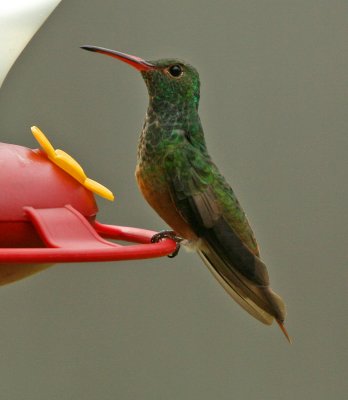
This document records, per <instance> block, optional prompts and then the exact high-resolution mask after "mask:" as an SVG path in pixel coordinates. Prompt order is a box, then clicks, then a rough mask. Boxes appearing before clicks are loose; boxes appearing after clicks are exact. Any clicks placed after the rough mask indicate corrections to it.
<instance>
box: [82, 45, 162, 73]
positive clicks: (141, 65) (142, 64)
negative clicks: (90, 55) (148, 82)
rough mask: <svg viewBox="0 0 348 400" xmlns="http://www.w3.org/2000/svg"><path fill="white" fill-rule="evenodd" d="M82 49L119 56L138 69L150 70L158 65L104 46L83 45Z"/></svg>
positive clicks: (114, 56)
mask: <svg viewBox="0 0 348 400" xmlns="http://www.w3.org/2000/svg"><path fill="white" fill-rule="evenodd" d="M81 49H84V50H88V51H94V52H96V53H101V54H106V55H107V56H110V57H113V58H117V59H118V60H121V61H123V62H125V63H127V64H129V65H131V66H132V67H134V68H135V69H137V70H138V71H148V70H150V69H156V66H155V65H153V64H151V63H149V62H148V61H145V60H143V59H142V58H139V57H136V56H131V55H129V54H125V53H121V52H120V51H116V50H109V49H105V48H104V47H96V46H81Z"/></svg>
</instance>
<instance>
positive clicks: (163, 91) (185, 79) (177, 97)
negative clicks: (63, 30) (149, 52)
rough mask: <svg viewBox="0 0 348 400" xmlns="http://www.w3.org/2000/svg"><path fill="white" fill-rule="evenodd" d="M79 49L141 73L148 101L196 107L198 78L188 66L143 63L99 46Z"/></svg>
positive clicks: (164, 61)
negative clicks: (108, 58)
mask: <svg viewBox="0 0 348 400" xmlns="http://www.w3.org/2000/svg"><path fill="white" fill-rule="evenodd" d="M81 48H82V49H85V50H89V51H94V52H97V53H101V54H105V55H108V56H110V57H113V58H117V59H118V60H121V61H123V62H125V63H127V64H129V65H131V66H132V67H134V68H135V69H137V70H138V71H140V72H141V74H142V76H143V78H144V81H145V83H146V86H147V88H148V92H149V96H150V101H151V102H153V103H162V104H168V103H169V104H171V105H191V104H192V105H194V106H195V107H196V108H198V104H199V89H200V82H199V75H198V72H197V70H196V69H195V68H194V67H192V66H191V65H190V64H188V63H186V62H184V61H181V60H177V59H162V60H157V61H145V60H143V59H141V58H139V57H136V56H131V55H129V54H125V53H121V52H119V51H115V50H109V49H105V48H103V47H95V46H82V47H81Z"/></svg>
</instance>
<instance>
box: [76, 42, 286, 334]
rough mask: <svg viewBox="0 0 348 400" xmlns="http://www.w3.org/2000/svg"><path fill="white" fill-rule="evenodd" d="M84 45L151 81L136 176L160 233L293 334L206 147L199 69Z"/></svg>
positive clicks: (259, 314)
mask: <svg viewBox="0 0 348 400" xmlns="http://www.w3.org/2000/svg"><path fill="white" fill-rule="evenodd" d="M82 48H83V49H85V50H89V51H93V52H97V53H101V54H105V55H108V56H111V57H114V58H116V59H119V60H121V61H123V62H125V63H127V64H130V65H131V66H133V67H134V68H136V69H137V70H138V71H140V72H141V75H142V77H143V79H144V81H145V83H146V86H147V89H148V93H149V105H148V109H147V113H146V117H145V123H144V126H143V129H142V131H141V135H140V139H139V144H138V152H137V166H136V179H137V182H138V186H139V188H140V191H141V192H142V194H143V196H144V197H145V199H146V200H147V202H148V203H149V204H150V206H151V207H152V208H153V209H154V210H155V211H156V212H157V213H158V214H159V216H160V217H161V218H162V219H163V220H164V221H165V222H166V223H167V224H168V225H169V226H170V227H171V228H172V229H173V231H165V232H164V233H160V234H159V235H157V236H156V237H155V240H159V239H160V238H162V237H164V236H170V237H172V238H173V239H175V240H176V241H177V242H178V243H179V242H182V243H183V244H185V245H187V246H190V247H191V248H194V249H195V250H196V251H197V252H198V254H199V256H200V257H201V258H202V260H203V261H204V263H205V264H206V265H207V267H208V268H209V270H210V271H211V272H212V274H213V275H214V276H215V278H216V279H217V280H218V281H219V283H220V284H221V285H222V286H223V288H224V289H225V290H226V291H227V292H228V293H229V294H230V295H231V297H232V298H233V299H234V300H235V301H236V302H237V303H238V304H239V305H240V306H242V307H243V308H244V309H245V310H246V311H247V312H248V313H249V314H251V315H252V316H253V317H255V318H256V319H258V320H259V321H261V322H263V323H264V324H267V325H270V324H272V322H273V320H274V319H275V320H276V321H277V323H278V324H279V326H280V328H281V330H282V331H283V333H284V334H285V336H286V338H287V339H288V340H289V341H290V338H289V335H288V333H287V331H286V329H285V327H284V319H285V305H284V302H283V300H282V299H281V297H280V296H278V295H277V294H276V293H275V292H273V291H272V289H271V288H270V284H269V277H268V272H267V268H266V266H265V264H264V263H263V262H262V261H261V259H260V253H259V248H258V245H257V242H256V239H255V236H254V234H253V231H252V229H251V227H250V225H249V222H248V220H247V218H246V215H245V213H244V211H243V209H242V207H241V205H240V204H239V202H238V200H237V198H236V196H235V194H234V192H233V190H232V188H231V187H230V186H229V184H228V183H227V182H226V180H225V178H224V177H223V176H222V175H221V173H220V172H219V170H218V168H217V166H216V165H215V163H214V162H213V161H212V159H211V157H210V155H209V153H208V150H207V146H206V142H205V139H204V133H203V128H202V125H201V121H200V118H199V114H198V105H199V99H200V80H199V75H198V72H197V70H196V69H195V68H194V67H193V66H191V65H190V64H188V63H186V62H184V61H181V60H177V59H161V60H157V61H145V60H143V59H141V58H139V57H135V56H131V55H129V54H125V53H121V52H119V51H114V50H109V49H105V48H103V47H95V46H82ZM178 248H179V247H178ZM178 248H177V249H178Z"/></svg>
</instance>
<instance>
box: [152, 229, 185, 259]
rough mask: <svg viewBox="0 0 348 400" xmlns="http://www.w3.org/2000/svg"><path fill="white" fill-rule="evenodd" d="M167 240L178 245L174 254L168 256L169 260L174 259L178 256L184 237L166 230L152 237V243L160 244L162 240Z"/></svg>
mask: <svg viewBox="0 0 348 400" xmlns="http://www.w3.org/2000/svg"><path fill="white" fill-rule="evenodd" d="M167 238H168V239H172V240H174V242H175V243H176V249H175V250H174V252H173V253H172V254H169V255H168V257H169V258H174V257H175V256H177V255H178V253H179V250H180V244H181V242H182V241H183V240H184V239H183V238H182V237H180V236H178V235H177V234H176V233H175V232H174V231H170V230H164V231H161V232H158V233H156V234H155V235H153V236H152V238H151V243H158V242H159V241H160V240H162V239H167Z"/></svg>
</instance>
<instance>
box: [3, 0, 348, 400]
mask: <svg viewBox="0 0 348 400" xmlns="http://www.w3.org/2000/svg"><path fill="white" fill-rule="evenodd" d="M347 34H348V3H347V2H344V1H316V0H307V1H305V2H304V1H297V0H294V1H285V0H284V1H276V0H263V1H257V0H253V1H252V0H250V1H237V0H233V1H219V0H218V1H215V2H212V1H208V0H201V1H198V0H185V1H182V0H178V1H175V2H163V1H159V0H144V1H131V0H130V1H127V2H124V1H118V0H104V1H103V2H97V1H95V0H93V1H92V0H70V1H64V0H63V1H62V2H61V3H60V4H59V6H58V7H57V8H56V9H55V11H54V12H53V14H51V16H50V17H49V19H48V20H47V22H46V23H45V24H44V26H43V27H42V28H41V29H40V30H39V32H38V33H37V34H36V35H35V36H34V38H33V40H32V41H31V42H30V44H29V46H28V47H26V49H25V50H24V52H23V53H22V54H21V56H20V58H19V59H18V61H17V63H16V64H15V66H14V67H13V68H12V70H11V71H10V73H9V75H8V77H7V79H6V80H5V82H4V84H3V86H2V87H1V90H0V135H1V141H2V142H8V143H15V144H20V145H23V146H28V147H34V148H35V147H37V144H36V143H35V141H34V139H33V137H32V136H31V133H30V126H32V125H34V124H35V125H37V126H39V127H40V128H41V129H42V130H43V131H44V132H45V133H46V134H47V135H48V137H49V138H50V140H51V141H52V143H53V144H54V146H56V147H57V148H61V149H64V150H66V151H67V152H69V153H70V154H71V155H73V156H74V157H75V158H76V159H77V160H78V161H79V162H80V163H81V165H82V166H83V167H84V168H85V170H86V172H87V174H88V175H89V176H91V177H92V178H93V179H96V180H98V181H100V182H101V183H103V184H105V185H106V186H108V187H109V188H110V189H111V190H113V191H114V193H115V194H116V201H115V202H114V203H109V202H107V201H106V200H103V199H99V200H98V204H99V209H100V212H99V220H100V221H101V222H104V223H110V224H111V223H112V224H118V225H128V226H137V227H143V228H148V229H153V230H161V229H163V228H165V227H166V226H165V224H164V223H163V222H162V221H161V220H160V219H159V217H157V216H156V215H155V213H154V212H153V211H152V210H151V209H150V207H149V206H148V205H147V204H146V203H145V201H144V200H143V198H142V197H141V195H140V193H139V192H138V189H137V187H136V183H135V179H134V168H135V163H136V146H137V140H138V135H139V133H140V130H141V127H142V124H143V119H144V115H145V112H146V107H147V91H146V87H145V84H144V83H143V82H142V79H141V77H140V75H139V74H138V73H137V72H136V71H135V70H134V69H132V68H130V67H129V66H127V65H125V64H123V63H121V62H119V61H117V60H113V59H111V58H107V57H103V56H101V55H97V54H92V53H88V52H86V51H82V50H80V49H79V47H80V46H81V45H85V44H90V45H99V46H103V47H109V48H113V49H116V50H120V51H123V52H127V53H130V54H134V55H137V56H140V57H143V58H145V59H149V60H151V59H156V58H163V57H177V58H182V59H184V60H187V61H189V62H190V63H192V64H193V65H194V66H196V67H197V69H198V70H199V72H200V76H201V81H202V85H201V105H200V115H201V119H202V122H203V125H204V129H205V133H206V140H207V143H208V147H209V149H210V152H211V154H212V156H213V158H214V159H215V161H216V163H217V164H218V166H219V167H220V169H221V171H223V173H224V174H225V176H226V177H227V179H228V181H229V182H230V183H231V184H232V186H233V188H234V190H235V192H236V194H237V195H238V197H239V199H240V202H241V203H242V205H243V206H244V208H245V210H246V212H247V214H248V217H249V219H250V222H251V225H252V226H253V228H254V231H255V234H256V237H257V239H258V242H259V245H260V248H261V254H262V258H263V260H264V261H265V262H266V264H267V265H268V268H269V272H270V276H271V282H272V287H273V288H274V290H275V291H277V292H279V293H280V294H281V295H282V296H283V298H284V299H285V301H286V303H287V307H288V317H287V324H286V325H287V328H288V330H289V333H290V335H291V336H292V337H293V344H292V345H289V344H288V343H287V342H286V340H285V339H284V337H283V336H282V334H281V332H280V331H279V329H278V327H277V326H275V325H274V326H272V327H266V326H263V325H262V324H260V323H259V322H258V321H256V320H254V319H252V318H251V317H250V316H249V315H247V314H246V313H245V312H244V311H243V310H242V309H240V308H239V307H238V306H237V305H236V304H235V303H234V302H233V300H231V299H230V298H229V296H228V295H227V294H226V293H225V291H224V290H223V289H222V288H221V287H220V286H219V284H218V283H217V282H216V281H215V280H214V278H213V277H212V276H211V274H210V273H209V271H208V270H207V269H206V268H205V267H204V266H203V264H202V263H201V262H200V260H199V259H198V257H197V256H196V255H195V254H192V253H187V252H185V251H181V252H180V254H179V256H178V257H176V258H175V259H168V258H162V259H156V260H148V261H136V262H118V263H100V264H97V263H91V264H65V265H59V266H56V267H54V268H51V269H49V270H47V271H45V272H43V273H41V274H38V275H35V276H33V277H32V278H29V279H26V280H23V281H21V282H18V283H15V284H12V285H9V286H4V287H1V289H0V302H1V308H0V317H1V321H2V323H1V327H0V337H1V345H0V354H1V356H0V360H1V361H0V376H1V378H0V382H1V398H3V399H15V400H22V399H23V400H24V399H25V400H31V399H35V400H37V399H50V400H55V399H57V400H58V399H59V400H61V399H69V400H70V399H71V400H72V399H74V400H76V399H85V400H92V399H99V400H109V399H115V398H118V399H137V398H140V399H149V400H150V399H151V400H153V399H167V400H176V399H200V400H203V399H204V400H207V399H221V400H225V399H226V400H227V399H240V400H244V399H252V398H253V399H260V400H264V399H265V400H266V399H267V400H272V399H277V400H293V399H308V398H315V399H317V400H321V399H328V398H334V399H337V400H340V399H345V398H346V394H347V390H348V385H347V367H348V360H347V358H348V345H347V328H348V306H347V285H348V270H347V261H348V255H347V253H348V251H347V237H348V216H347V210H348V207H347V204H348V185H347V170H348V160H347V152H348V113H347V84H348V72H347V71H348V55H347ZM0 173H1V171H0Z"/></svg>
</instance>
